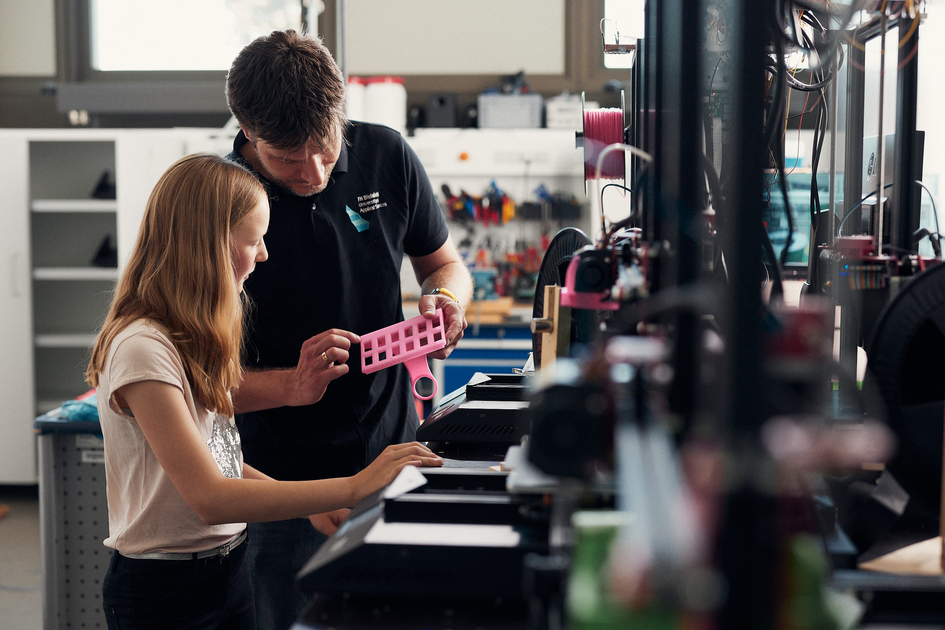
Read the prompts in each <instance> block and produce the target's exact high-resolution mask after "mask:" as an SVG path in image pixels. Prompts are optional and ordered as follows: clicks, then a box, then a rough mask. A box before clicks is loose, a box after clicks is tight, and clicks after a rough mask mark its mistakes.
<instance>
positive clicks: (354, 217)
mask: <svg viewBox="0 0 945 630" xmlns="http://www.w3.org/2000/svg"><path fill="white" fill-rule="evenodd" d="M345 212H347V213H348V218H349V219H351V225H353V226H354V227H356V228H357V229H358V232H363V231H364V230H366V229H368V228H369V227H371V224H370V223H368V222H367V221H365V220H364V219H362V218H361V215H359V214H358V213H357V212H355V211H354V210H352V209H351V208H349V207H348V206H345Z"/></svg>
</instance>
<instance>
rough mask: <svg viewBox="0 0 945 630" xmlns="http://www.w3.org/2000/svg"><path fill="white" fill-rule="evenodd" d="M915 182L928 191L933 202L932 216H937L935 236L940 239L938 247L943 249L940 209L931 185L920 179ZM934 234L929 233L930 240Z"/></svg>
mask: <svg viewBox="0 0 945 630" xmlns="http://www.w3.org/2000/svg"><path fill="white" fill-rule="evenodd" d="M915 183H916V184H918V185H919V186H921V187H922V189H923V190H924V191H925V192H927V193H928V195H929V201H931V202H932V217H934V218H935V234H934V236H935V238H936V240H937V241H938V249H939V251H941V249H942V229H941V228H940V227H939V224H938V210H936V209H935V197H933V196H932V191H931V190H929V187H928V186H926V185H925V184H923V183H922V182H920V181H919V180H915ZM932 236H933V235H932V234H929V240H931V239H932Z"/></svg>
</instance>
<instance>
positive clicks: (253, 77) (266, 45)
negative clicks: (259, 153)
mask: <svg viewBox="0 0 945 630" xmlns="http://www.w3.org/2000/svg"><path fill="white" fill-rule="evenodd" d="M226 101H227V105H228V106H229V108H230V112H231V113H232V114H233V115H234V116H235V117H236V120H237V122H239V124H240V126H241V127H243V128H244V129H246V130H247V131H248V132H249V133H250V135H251V136H253V139H256V138H259V139H261V140H265V141H266V142H268V143H269V144H271V145H273V146H274V147H276V148H279V149H284V150H287V151H295V150H298V149H301V148H302V147H303V146H304V145H305V144H307V143H308V142H310V141H315V142H316V143H317V144H318V145H319V146H321V147H327V146H330V145H331V144H333V141H334V140H335V139H336V138H337V137H338V135H339V134H343V133H344V126H345V123H346V120H347V119H346V117H345V107H344V103H345V84H344V78H343V77H342V74H341V70H340V69H339V68H338V64H336V63H335V60H334V59H333V58H332V56H331V53H330V52H329V51H328V49H327V48H326V47H325V45H324V44H323V43H322V41H321V40H320V39H317V38H315V37H310V36H308V35H303V34H299V33H297V32H296V31H294V30H286V31H273V32H272V33H270V34H269V35H267V36H264V37H259V38H257V39H255V40H254V41H253V42H251V43H250V44H249V45H247V46H246V47H245V48H243V50H242V51H240V53H239V55H237V56H236V59H235V60H234V61H233V65H232V66H231V67H230V71H229V73H228V74H227V78H226Z"/></svg>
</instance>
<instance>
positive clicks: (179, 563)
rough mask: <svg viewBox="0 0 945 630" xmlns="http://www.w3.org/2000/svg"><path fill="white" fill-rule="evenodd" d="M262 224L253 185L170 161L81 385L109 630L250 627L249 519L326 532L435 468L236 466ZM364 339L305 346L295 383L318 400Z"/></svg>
mask: <svg viewBox="0 0 945 630" xmlns="http://www.w3.org/2000/svg"><path fill="white" fill-rule="evenodd" d="M268 224H269V202H268V199H267V197H266V193H265V190H264V189H263V187H262V186H261V185H260V183H259V182H258V180H257V179H256V178H255V177H254V176H253V175H252V174H251V173H250V172H249V171H248V170H246V169H245V168H243V167H241V166H239V165H237V164H234V163H232V162H229V161H227V160H225V159H223V158H220V157H218V156H215V155H209V154H201V155H192V156H188V157H185V158H183V159H181V160H179V161H178V162H176V163H175V164H174V165H172V166H171V167H170V168H169V169H168V170H167V172H166V173H165V174H164V175H163V176H162V177H161V179H160V181H159V182H158V184H157V186H156V187H155V188H154V191H153V192H152V193H151V197H150V198H149V200H148V204H147V207H146V210H145V215H144V219H143V221H142V224H141V229H140V232H139V235H138V241H137V243H136V245H135V248H134V251H133V252H132V255H131V258H130V260H129V262H128V265H127V267H126V269H125V271H124V274H123V275H122V277H121V280H120V281H119V283H118V287H117V289H116V292H115V296H114V298H113V300H112V304H111V308H110V309H109V312H108V316H107V318H106V321H105V324H104V326H103V327H102V330H101V332H100V333H99V336H98V339H97V341H96V344H95V348H94V350H93V353H92V358H91V361H90V363H89V367H88V372H87V378H88V381H89V383H90V384H91V385H92V386H94V387H96V388H97V389H98V407H99V418H100V421H101V426H102V433H103V434H104V438H105V472H106V486H107V495H108V527H109V536H108V538H107V539H106V540H105V545H106V546H109V547H112V548H113V549H114V550H115V551H114V553H113V554H112V558H111V562H110V563H109V566H108V570H107V572H106V574H105V579H104V582H103V587H102V592H103V601H102V603H103V608H104V610H105V613H106V617H107V620H108V627H109V628H111V629H113V630H114V629H117V628H122V629H127V628H143V627H154V628H253V627H254V624H255V622H254V611H253V598H252V585H251V582H250V571H249V568H248V567H247V566H245V564H244V563H243V557H244V553H245V547H246V546H245V545H243V544H242V543H243V541H244V540H245V537H246V534H245V528H246V525H245V523H246V522H257V521H265V520H283V519H289V518H297V517H305V516H307V515H316V514H321V516H320V517H311V518H312V521H313V523H314V524H321V525H322V526H323V528H327V529H329V530H330V529H332V528H334V527H337V524H338V522H339V521H340V520H341V518H343V515H342V513H341V512H333V511H335V510H342V509H343V508H346V507H350V506H353V505H354V504H355V503H356V502H357V501H359V500H360V499H361V498H363V497H365V496H367V495H368V494H370V493H372V492H374V491H375V490H377V489H379V488H382V487H383V486H385V485H387V484H388V483H390V482H391V481H392V480H393V479H394V477H396V475H397V474H398V473H399V472H400V470H401V469H402V468H403V467H404V466H408V465H413V466H427V465H440V464H442V461H441V460H440V459H439V458H438V457H436V456H435V455H434V454H433V453H432V452H431V451H429V450H428V449H427V448H426V447H424V446H422V445H420V444H418V443H411V444H400V445H395V446H391V447H389V448H388V449H387V450H385V451H384V452H383V453H382V454H381V455H380V456H379V457H378V458H377V459H376V460H375V461H374V462H373V463H372V464H371V465H370V466H368V467H367V468H366V469H364V470H363V471H362V472H360V473H358V474H357V475H355V476H353V477H348V478H344V479H327V480H316V481H290V482H284V481H275V480H273V479H270V478H268V477H266V476H265V475H263V474H262V473H260V472H258V471H256V470H254V469H253V468H252V467H250V466H248V465H245V464H244V463H243V458H242V453H241V449H240V439H239V433H238V432H237V429H236V426H235V424H234V421H233V414H234V408H233V403H232V399H231V396H230V394H231V391H233V390H234V389H236V388H237V387H239V384H240V377H241V369H240V349H241V339H242V335H243V330H242V322H243V312H244V308H245V304H244V300H243V299H242V287H243V282H244V281H245V280H246V278H247V277H248V276H249V274H250V273H251V272H252V271H253V269H254V268H255V265H256V264H257V263H260V262H263V261H264V260H266V258H267V252H266V246H265V243H264V241H263V235H264V234H265V232H266V229H267V226H268ZM358 341H359V339H358V336H357V335H354V334H353V333H350V332H346V331H341V330H330V331H327V332H325V333H322V334H321V335H319V336H317V337H315V338H314V339H313V340H310V343H309V342H307V344H306V347H305V348H303V352H307V353H309V354H310V355H311V356H315V357H320V358H318V360H317V361H311V360H308V361H300V365H302V364H303V363H305V365H306V366H307V367H306V371H307V374H305V375H303V376H304V378H303V379H302V380H301V381H300V382H304V383H306V384H307V386H308V387H309V388H310V389H311V390H314V391H316V394H315V395H320V394H319V393H318V392H322V393H323V392H324V388H325V386H327V384H328V383H329V382H330V381H331V380H333V379H335V378H338V377H339V376H341V375H343V374H345V373H346V372H347V371H348V367H347V366H346V365H345V361H346V360H347V358H348V348H350V345H351V343H357V342H358ZM329 350H330V351H331V354H330V355H329V354H328V351H329ZM306 379H307V380H306ZM318 421H328V420H320V419H313V422H318ZM326 513H327V514H326Z"/></svg>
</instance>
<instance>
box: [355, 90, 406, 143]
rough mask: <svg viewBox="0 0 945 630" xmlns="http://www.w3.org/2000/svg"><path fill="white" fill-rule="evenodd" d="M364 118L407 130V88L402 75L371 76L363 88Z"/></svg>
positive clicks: (401, 131) (403, 130)
mask: <svg viewBox="0 0 945 630" xmlns="http://www.w3.org/2000/svg"><path fill="white" fill-rule="evenodd" d="M364 120H366V121H367V122H373V123H379V124H381V125H387V126H388V127H391V128H392V129H396V130H397V131H399V132H400V133H404V132H406V130H407V90H406V89H405V88H404V80H403V78H402V77H371V78H370V79H368V80H367V88H366V89H365V90H364Z"/></svg>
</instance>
